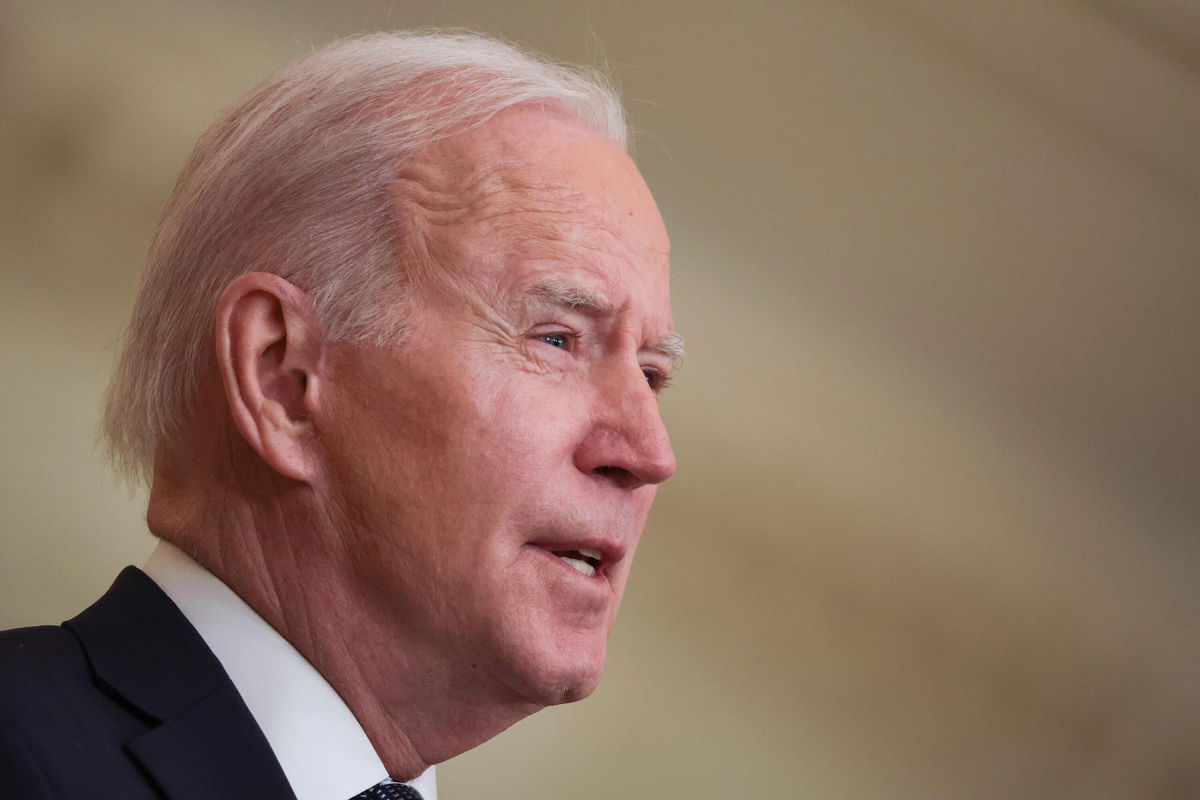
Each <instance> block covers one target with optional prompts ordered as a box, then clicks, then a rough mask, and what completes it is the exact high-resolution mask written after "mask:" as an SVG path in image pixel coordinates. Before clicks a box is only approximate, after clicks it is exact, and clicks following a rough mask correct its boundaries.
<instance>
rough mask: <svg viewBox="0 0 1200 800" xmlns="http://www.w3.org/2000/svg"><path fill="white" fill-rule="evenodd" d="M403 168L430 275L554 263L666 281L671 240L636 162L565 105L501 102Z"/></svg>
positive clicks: (468, 278)
mask: <svg viewBox="0 0 1200 800" xmlns="http://www.w3.org/2000/svg"><path fill="white" fill-rule="evenodd" d="M399 178H400V180H399V181H398V183H397V198H398V201H399V202H400V203H401V205H402V206H403V209H402V213H403V217H404V218H405V219H406V220H408V221H409V222H410V224H411V225H412V227H413V233H415V234H416V235H417V236H419V237H420V239H421V241H422V244H423V245H424V246H425V247H426V248H427V250H428V252H427V253H426V254H425V255H427V256H428V258H426V259H425V260H426V261H430V262H433V263H432V264H431V267H433V270H434V272H435V275H433V276H431V277H435V278H436V274H437V273H441V274H444V275H445V276H446V277H449V278H452V279H454V280H455V281H465V282H468V283H470V282H475V281H486V282H488V283H491V284H495V283H497V282H499V283H512V282H519V281H522V280H524V279H526V278H527V277H528V275H527V273H531V272H536V271H538V270H540V269H541V270H544V269H552V270H557V271H564V270H566V271H574V272H578V273H580V277H581V278H583V279H587V280H590V281H593V282H600V283H602V284H609V285H612V284H616V285H617V286H620V285H626V284H649V283H664V284H665V281H666V272H667V263H668V256H669V250H670V243H669V240H668V238H667V234H666V230H665V228H664V227H663V223H662V219H661V217H660V215H659V213H658V209H657V207H656V206H655V204H654V200H653V198H652V197H651V196H650V192H649V190H648V189H647V188H646V185H645V183H644V181H643V180H642V177H641V175H640V174H639V173H638V171H637V168H636V167H635V166H634V164H633V162H632V160H631V159H630V158H629V157H628V156H627V155H626V154H625V153H624V151H623V150H622V149H621V148H620V147H619V146H618V145H616V144H614V143H613V142H611V141H609V140H607V139H605V138H603V137H601V136H599V135H597V134H596V133H594V132H592V131H591V130H589V129H588V128H586V127H584V126H583V125H582V124H581V123H579V122H577V121H574V120H572V119H570V118H568V117H566V116H565V115H563V114H560V113H555V112H551V111H546V110H542V109H530V108H518V109H512V110H509V111H506V112H504V113H502V114H500V115H497V117H496V118H494V119H493V120H492V121H490V122H489V123H487V124H486V125H484V126H481V127H480V128H477V129H475V130H473V131H470V132H468V133H466V134H463V135H460V136H456V137H453V138H451V139H448V140H445V141H443V142H440V143H438V144H437V145H435V146H434V147H431V148H429V149H428V150H426V151H424V152H423V153H421V154H420V155H419V157H417V158H415V159H414V160H413V161H412V162H411V163H410V164H409V165H408V166H407V167H406V169H405V170H404V172H403V173H402V174H401V175H400V176H399ZM629 288H631V289H632V288H633V286H629ZM645 288H646V287H642V290H644V289H645Z"/></svg>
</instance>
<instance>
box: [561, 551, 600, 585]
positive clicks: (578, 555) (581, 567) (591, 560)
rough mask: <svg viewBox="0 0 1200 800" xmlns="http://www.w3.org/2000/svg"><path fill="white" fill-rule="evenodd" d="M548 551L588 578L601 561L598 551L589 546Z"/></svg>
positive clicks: (594, 572) (593, 573)
mask: <svg viewBox="0 0 1200 800" xmlns="http://www.w3.org/2000/svg"><path fill="white" fill-rule="evenodd" d="M550 552H551V553H552V554H553V555H555V556H557V557H558V558H560V559H561V560H562V562H563V563H564V564H566V565H567V566H569V567H570V568H571V569H573V570H575V571H576V572H581V573H583V574H584V575H587V576H588V577H589V578H590V577H592V576H593V575H595V574H596V570H597V569H598V568H599V567H600V563H601V562H602V561H603V557H602V556H601V555H600V551H599V550H593V549H592V548H590V547H581V548H580V549H578V550H551V551H550Z"/></svg>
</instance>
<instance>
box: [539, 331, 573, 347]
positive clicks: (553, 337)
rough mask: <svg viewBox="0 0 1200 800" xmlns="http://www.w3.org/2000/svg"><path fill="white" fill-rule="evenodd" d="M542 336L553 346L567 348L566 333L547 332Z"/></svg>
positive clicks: (544, 340) (543, 339)
mask: <svg viewBox="0 0 1200 800" xmlns="http://www.w3.org/2000/svg"><path fill="white" fill-rule="evenodd" d="M540 338H541V340H542V341H543V342H545V343H546V344H548V345H550V346H551V347H557V348H558V349H560V350H566V349H567V335H566V334H565V333H547V334H545V335H543V336H541V337H540Z"/></svg>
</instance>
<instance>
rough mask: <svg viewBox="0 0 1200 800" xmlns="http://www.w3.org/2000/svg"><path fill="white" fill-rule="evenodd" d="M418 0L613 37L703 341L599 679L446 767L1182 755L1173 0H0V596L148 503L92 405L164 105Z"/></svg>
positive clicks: (1186, 650) (466, 774)
mask: <svg viewBox="0 0 1200 800" xmlns="http://www.w3.org/2000/svg"><path fill="white" fill-rule="evenodd" d="M427 24H437V25H463V26H469V27H473V28H477V29H481V30H485V31H489V32H492V33H496V34H500V35H502V36H505V37H508V38H511V39H513V40H516V41H518V42H520V43H522V44H525V45H527V46H530V47H533V48H535V49H539V50H542V51H544V52H547V53H549V54H551V55H553V56H555V57H557V58H561V59H566V60H572V61H583V62H588V63H597V64H604V63H606V64H607V65H608V66H609V68H610V69H611V70H612V71H613V72H614V74H615V75H616V77H617V79H618V80H619V81H620V83H621V84H622V85H623V87H624V90H625V92H626V94H627V97H628V105H629V107H630V110H631V112H632V116H633V120H634V123H635V125H636V127H637V128H638V130H639V131H641V135H640V136H639V137H638V141H637V145H636V153H637V156H638V160H639V162H640V164H641V165H642V167H643V169H644V171H645V173H646V176H647V178H648V180H649V182H650V184H651V186H652V188H654V190H655V192H656V195H657V196H658V198H659V201H660V204H661V206H662V208H663V211H664V215H665V216H666V218H667V222H668V225H669V227H670V228H671V230H672V233H673V238H674V242H675V259H674V263H675V272H674V290H675V306H676V320H677V322H678V323H679V325H680V327H681V329H682V330H683V331H684V332H685V333H686V334H687V336H688V339H689V346H690V351H691V353H692V355H691V356H690V357H689V360H688V363H687V365H686V367H685V369H684V371H683V372H682V374H681V375H680V377H679V380H678V381H677V383H676V386H675V388H673V389H672V390H671V391H670V392H669V393H668V398H667V399H666V400H665V401H664V403H665V409H666V414H667V416H668V422H669V424H670V425H671V428H672V433H673V437H674V441H675V445H676V450H677V453H678V456H679V461H680V465H681V468H680V470H679V474H678V476H677V477H676V478H675V479H674V480H673V481H672V482H671V483H670V484H668V485H667V486H666V487H665V488H664V490H663V491H662V492H661V494H660V500H659V505H658V507H657V509H656V511H655V513H654V515H653V516H652V518H651V522H650V526H649V528H648V530H647V534H646V537H645V539H644V540H643V544H642V549H641V551H640V554H639V563H638V567H637V569H635V572H634V580H633V582H632V584H631V588H630V591H629V593H628V595H627V600H626V605H625V609H624V612H623V617H622V620H621V623H620V624H619V625H618V629H617V631H616V633H615V634H614V637H613V641H612V648H611V657H610V663H609V675H608V678H607V680H606V683H605V684H604V686H603V687H602V688H601V689H600V691H599V692H597V694H596V695H595V696H594V697H593V698H591V699H589V700H587V701H586V702H584V703H582V704H578V705H576V706H572V707H567V708H561V709H553V710H550V711H547V712H545V713H543V714H540V715H537V716H535V717H533V718H531V719H530V720H528V721H526V722H523V723H521V724H519V725H518V726H516V727H515V728H514V729H512V730H511V731H509V732H508V733H506V734H504V735H503V736H501V737H499V738H497V739H495V740H493V741H492V742H490V743H488V744H486V745H485V746H483V747H481V748H479V749H478V750H476V751H473V752H471V753H468V754H466V755H464V756H462V757H460V758H458V759H455V760H454V761H451V762H449V763H447V764H446V765H444V766H443V767H442V768H441V770H440V771H441V783H442V787H441V788H442V795H443V796H444V797H445V798H448V799H449V800H453V798H475V797H484V796H495V797H516V796H520V795H521V792H527V793H528V794H527V795H526V796H531V797H537V798H584V799H586V798H601V797H609V796H612V795H614V794H615V795H617V796H622V797H635V798H641V797H646V798H660V797H662V798H668V797H694V798H727V797H780V798H792V797H805V798H864V797H880V798H930V797H938V798H942V797H947V798H948V797H954V798H997V799H999V798H1016V797H1022V798H1023V797H1047V798H1050V797H1052V798H1197V797H1200V721H1198V720H1200V714H1198V711H1200V608H1198V605H1200V580H1198V576H1200V537H1198V536H1197V533H1198V531H1197V523H1198V522H1200V493H1198V491H1197V479H1198V478H1200V413H1198V411H1200V404H1198V400H1200V378H1198V376H1197V358H1196V356H1197V341H1200V314H1197V305H1198V301H1200V270H1198V263H1197V257H1198V255H1200V6H1198V5H1197V4H1196V3H1192V2H1185V0H1148V1H1146V2H1139V1H1138V0H1105V1H1103V2H1101V1H1100V0H1097V1H1095V2H1083V1H1082V0H1080V1H1079V2H1069V1H1068V0H1060V2H1051V3H1043V2H1029V1H1027V0H1008V1H1006V2H1004V3H992V2H969V3H949V2H946V3H936V2H931V1H926V0H878V1H872V0H851V1H847V0H825V1H821V0H811V1H810V0H778V1H776V2H771V1H770V0H753V1H752V2H746V3H742V4H738V6H737V7H736V8H735V4H732V3H715V2H710V3H705V2H682V1H681V0H680V1H678V2H656V1H655V0H640V1H639V0H627V1H625V0H623V1H622V2H601V1H600V0H591V2H563V0H557V1H556V0H511V1H508V0H473V1H470V0H441V1H440V2H426V1H425V0H412V1H411V2H401V0H389V1H388V2H368V1H367V0H358V1H346V2H337V3H334V2H325V3H319V2H308V3H297V4H292V3H283V2H260V3H249V4H248V3H242V2H232V0H230V1H227V2H173V3H150V2H145V1H144V0H142V1H139V0H128V1H127V2H112V3H92V2H83V1H82V0H81V1H80V2H73V3H66V2H61V3H54V2H44V3H35V2H2V3H0V165H2V170H3V172H2V173H0V203H2V206H0V207H2V208H3V212H2V214H0V235H2V247H0V287H2V291H0V370H2V371H3V376H4V388H3V390H2V391H0V520H2V521H0V627H8V626H12V625H17V624H30V623H46V622H57V621H59V620H61V619H63V618H65V617H67V616H70V615H73V614H74V613H76V612H77V611H78V610H80V609H81V608H83V607H84V606H85V605H87V604H88V603H89V602H90V601H91V600H92V599H94V598H95V597H97V596H98V595H99V594H100V593H101V592H102V591H103V589H104V588H105V587H106V586H107V585H108V583H109V581H110V580H111V579H112V577H113V576H114V575H115V573H116V572H117V570H118V569H119V568H120V567H121V566H122V565H123V564H125V563H129V562H134V563H140V562H141V560H142V559H143V558H144V557H145V556H146V554H147V553H148V552H149V550H150V548H151V546H152V542H151V540H150V538H149V536H148V535H147V534H146V533H144V532H143V522H142V519H141V510H142V503H143V497H142V496H141V495H135V496H133V497H130V496H129V493H128V492H127V491H126V490H124V489H122V488H121V487H119V486H118V485H117V484H116V483H115V481H114V480H113V479H112V478H110V477H109V476H108V474H107V472H106V471H105V469H104V467H103V464H102V462H101V460H100V458H99V456H98V454H97V452H96V450H95V448H94V445H93V442H94V432H95V428H96V422H97V418H98V407H99V402H100V397H101V393H102V391H103V387H104V385H105V382H106V378H107V373H108V370H109V367H110V364H111V359H112V357H113V352H114V348H115V344H116V341H117V338H118V336H119V333H120V330H121V327H122V325H123V322H124V319H125V317H126V315H127V313H128V310H129V306H130V303H131V301H132V297H133V292H134V288H135V282H136V279H137V275H138V274H139V271H140V264H141V258H142V254H143V252H144V250H145V248H146V246H147V244H148V241H149V238H150V234H151V230H152V227H153V225H154V222H155V220H156V218H157V215H158V212H159V209H160V207H161V205H162V203H163V201H164V199H165V196H166V193H167V191H168V190H169V187H170V185H171V183H172V181H173V177H174V174H175V173H176V171H177V170H178V169H179V167H180V166H181V165H182V162H183V159H184V157H185V155H186V153H187V152H188V150H189V148H190V146H191V143H192V142H193V141H194V139H195V138H196V136H197V135H198V134H199V133H200V132H201V130H202V129H203V128H204V127H205V126H206V125H207V124H208V123H210V122H211V121H213V120H215V118H216V117H217V115H218V114H219V113H220V111H221V110H222V109H223V108H225V107H226V106H228V105H230V104H231V103H232V102H233V101H234V100H235V99H236V98H237V97H238V96H239V95H240V94H241V93H242V92H244V91H245V90H247V89H249V88H250V87H251V86H252V85H253V84H254V83H255V82H257V81H258V80H259V79H260V78H261V77H263V76H265V75H266V74H267V73H268V72H270V71H271V70H273V69H274V68H276V67H277V66H279V65H281V64H283V63H284V62H286V61H288V60H291V59H293V58H295V57H297V56H299V55H301V54H303V53H306V52H308V51H309V50H310V49H312V48H313V47H316V46H319V45H320V44H322V43H324V42H326V41H327V40H329V39H331V38H333V37H335V36H338V35H342V34H348V33H353V32H357V31H363V30H369V29H375V28H396V27H411V26H414V25H427ZM489 792H490V794H489Z"/></svg>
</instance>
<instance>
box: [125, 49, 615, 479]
mask: <svg viewBox="0 0 1200 800" xmlns="http://www.w3.org/2000/svg"><path fill="white" fill-rule="evenodd" d="M519 104H534V105H540V106H545V107H553V108H555V109H558V110H561V111H565V112H566V113H568V114H570V115H572V116H574V117H575V118H577V119H578V120H579V121H581V122H582V123H584V124H585V125H587V126H589V127H590V128H592V129H594V130H595V131H597V132H598V133H600V134H601V135H604V136H606V137H608V138H610V139H612V140H613V141H614V142H616V143H618V144H619V145H621V146H622V147H624V146H626V142H627V136H628V134H627V128H626V123H625V116H624V112H623V110H622V108H621V103H620V100H619V98H618V96H617V94H616V92H615V91H614V90H613V89H612V87H611V86H610V85H609V84H608V83H607V82H606V81H605V80H604V79H603V78H602V77H600V76H599V75H598V74H596V73H595V72H594V71H592V70H586V69H580V68H572V67H564V66H561V65H557V64H554V63H551V62H549V61H547V60H545V59H543V58H541V57H538V56H535V55H531V54H528V53H525V52H522V51H521V50H518V49H517V48H515V47H513V46H511V45H508V44H505V43H502V42H498V41H495V40H493V39H489V38H487V37H484V36H481V35H478V34H473V33H459V32H452V33H446V32H436V31H422V32H406V33H394V34H384V33H380V34H372V35H369V36H363V37H361V38H355V39H350V40H344V41H341V42H337V43H334V44H333V45H331V46H330V47H328V48H326V49H324V50H321V51H319V52H317V53H314V54H312V55H310V56H308V57H307V58H304V59H302V60H300V61H298V62H296V63H294V64H292V65H290V66H288V67H286V68H285V69H283V70H281V71H280V72H278V73H276V74H275V75H274V76H272V77H270V78H268V79H267V80H266V81H265V82H264V83H262V84H261V85H260V86H258V88H256V89H255V90H254V91H252V92H251V93H250V94H249V95H248V96H247V97H246V98H245V99H243V100H242V101H241V102H240V103H239V104H238V105H237V106H236V107H235V108H234V109H233V110H232V111H231V112H229V114H227V115H226V116H225V118H224V119H223V120H221V121H220V122H218V123H217V124H216V125H215V126H213V127H212V128H211V129H209V130H208V132H206V133H205V134H204V135H203V136H202V137H201V138H200V140H199V141H198V142H197V144H196V148H195V150H194V151H193V153H192V156H191V158H190V159H189V160H188V162H187V164H186V165H185V167H184V169H183V172H182V173H181V175H180V177H179V180H178V182H177V183H176V185H175V189H174V191H173V193H172V195H171V197H170V200H169V201H168V203H167V207H166V210H165V211H164V213H163V217H162V220H161V221H160V222H159V225H158V229H157V232H156V234H155V237H154V241H153V244H152V245H151V247H150V252H149V255H148V257H147V262H146V269H145V272H144V273H143V275H142V283H141V288H140V290H139V292H138V297H137V300H136V302H135V304H134V310H133V316H132V318H131V320H130V323H129V328H128V330H127V331H126V334H125V341H124V347H123V350H122V353H121V356H120V360H119V362H118V364H117V368H116V372H115V374H114V376H113V379H112V383H111V384H110V385H109V389H108V395H107V398H106V402H105V410H104V422H103V430H102V433H103V436H104V438H105V440H106V443H107V445H108V451H109V454H110V456H111V457H112V459H113V462H114V464H115V465H116V467H117V468H118V469H119V470H120V471H121V472H122V473H123V474H124V475H125V476H126V477H129V478H131V479H135V480H136V479H137V478H139V477H140V478H141V479H143V480H145V481H146V482H147V483H149V482H150V480H151V478H152V475H153V467H154V450H155V447H156V446H157V443H158V442H160V441H170V440H171V439H172V438H173V437H174V436H176V435H178V432H179V430H180V429H181V427H182V426H183V424H184V422H185V421H186V420H187V419H188V417H189V415H190V414H191V413H192V408H193V404H194V402H195V396H196V393H197V391H198V384H199V381H200V380H201V378H202V377H203V376H204V375H205V374H206V373H207V372H208V371H209V370H211V369H212V367H213V364H214V346H213V341H214V339H213V325H214V318H215V312H216V305H217V301H218V300H219V298H220V295H221V292H222V291H223V290H224V288H225V286H227V285H228V284H229V282H230V281H231V280H233V279H234V278H236V277H237V276H238V275H242V274H245V273H248V272H256V271H261V272H271V273H274V274H276V275H279V276H281V277H283V278H285V279H287V280H288V281H290V282H292V283H294V284H295V285H296V286H298V287H300V288H301V289H303V290H304V291H305V292H306V293H307V294H308V297H309V299H310V300H311V302H312V305H313V309H314V311H315V313H316V314H317V317H318V319H320V320H321V322H322V324H323V325H324V326H325V327H326V330H327V333H328V335H329V336H330V338H331V339H334V340H340V341H350V342H355V343H363V344H374V345H380V346H387V345H394V344H397V343H399V342H400V340H401V339H402V337H403V335H404V333H405V313H404V312H405V308H406V305H405V286H406V281H405V273H404V272H403V269H404V266H405V265H404V261H405V257H406V256H405V254H406V253H407V252H409V250H410V248H407V247H406V246H405V245H406V239H405V236H406V231H405V226H404V220H403V219H397V215H396V213H395V206H394V203H393V202H391V200H390V196H389V195H390V190H391V187H392V185H393V184H394V182H395V181H396V177H397V175H398V173H399V171H400V169H401V167H402V165H403V164H404V162H405V160H406V159H407V158H409V157H410V156H411V154H413V153H415V152H417V151H418V150H420V149H422V148H424V147H427V146H429V145H431V144H433V143H434V142H436V141H439V140H441V139H444V138H446V137H449V136H453V135H455V134H457V133H461V132H464V131H466V130H469V129H471V128H474V127H477V126H479V125H482V124H484V123H485V122H487V121H488V120H489V119H491V118H492V117H493V116H495V115H496V114H497V113H499V112H501V111H503V110H504V109H506V108H510V107H512V106H516V105H519Z"/></svg>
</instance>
